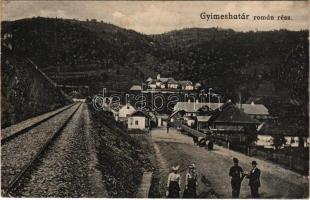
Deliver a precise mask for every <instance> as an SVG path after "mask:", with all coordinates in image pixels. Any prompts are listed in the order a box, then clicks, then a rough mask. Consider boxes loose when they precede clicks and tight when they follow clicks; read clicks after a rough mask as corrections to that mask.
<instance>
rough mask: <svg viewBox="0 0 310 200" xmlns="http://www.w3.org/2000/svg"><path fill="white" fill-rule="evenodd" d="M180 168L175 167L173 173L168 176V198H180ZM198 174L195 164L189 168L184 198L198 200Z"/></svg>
mask: <svg viewBox="0 0 310 200" xmlns="http://www.w3.org/2000/svg"><path fill="white" fill-rule="evenodd" d="M178 170H179V166H173V167H172V172H171V173H170V174H169V176H168V183H167V193H166V196H167V198H180V197H181V196H180V191H181V187H180V186H181V175H180V174H179V173H178ZM196 186H197V173H196V166H195V164H191V165H189V166H188V171H187V173H186V175H185V189H184V192H183V198H190V199H193V198H196Z"/></svg>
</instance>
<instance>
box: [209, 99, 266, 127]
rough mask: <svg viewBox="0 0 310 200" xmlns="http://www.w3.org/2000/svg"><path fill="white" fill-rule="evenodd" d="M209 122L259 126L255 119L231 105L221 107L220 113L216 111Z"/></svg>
mask: <svg viewBox="0 0 310 200" xmlns="http://www.w3.org/2000/svg"><path fill="white" fill-rule="evenodd" d="M211 121H214V122H222V123H241V124H260V122H259V121H257V120H256V119H253V118H251V117H250V116H249V115H248V114H246V113H244V112H243V111H242V110H240V109H239V108H237V106H235V105H234V104H233V103H227V104H225V105H224V106H222V109H221V111H220V110H216V112H215V113H214V114H213V115H212V118H211Z"/></svg>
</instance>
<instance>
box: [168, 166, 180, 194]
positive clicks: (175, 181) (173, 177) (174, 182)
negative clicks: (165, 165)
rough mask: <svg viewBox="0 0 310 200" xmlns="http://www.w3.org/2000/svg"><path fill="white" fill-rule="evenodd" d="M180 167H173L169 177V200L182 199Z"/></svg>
mask: <svg viewBox="0 0 310 200" xmlns="http://www.w3.org/2000/svg"><path fill="white" fill-rule="evenodd" d="M178 170H179V166H173V167H172V172H171V173H170V174H169V176H168V183H167V187H168V195H167V197H168V198H180V185H181V176H180V174H179V173H178Z"/></svg>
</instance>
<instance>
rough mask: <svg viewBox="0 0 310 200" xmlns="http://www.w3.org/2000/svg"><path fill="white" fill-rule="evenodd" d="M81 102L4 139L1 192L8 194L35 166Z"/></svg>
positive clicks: (3, 194)
mask: <svg viewBox="0 0 310 200" xmlns="http://www.w3.org/2000/svg"><path fill="white" fill-rule="evenodd" d="M81 105H82V104H81V103H78V104H74V105H72V106H70V107H68V108H67V109H64V110H62V111H59V112H56V113H55V114H53V115H52V116H50V117H48V118H47V119H44V120H42V121H39V122H38V124H35V125H33V126H31V127H28V128H26V129H23V130H21V131H20V132H17V133H15V134H14V135H12V136H10V137H9V138H6V139H4V141H3V144H2V147H1V151H2V156H1V193H2V196H12V194H11V192H12V191H14V189H15V188H17V187H18V186H19V185H20V184H21V183H22V180H23V177H24V176H25V175H26V174H27V172H29V171H30V170H31V169H32V167H34V166H36V162H37V161H38V160H39V158H40V157H41V156H42V154H44V152H45V151H46V149H47V148H48V147H49V146H50V145H51V144H52V142H53V141H54V140H55V139H56V138H57V136H58V135H59V134H60V133H61V132H62V130H63V129H64V128H65V127H66V125H67V124H68V122H69V121H70V119H71V118H72V117H73V116H74V114H75V113H76V112H77V110H78V109H79V107H80V106H81ZM1 143H2V140H1Z"/></svg>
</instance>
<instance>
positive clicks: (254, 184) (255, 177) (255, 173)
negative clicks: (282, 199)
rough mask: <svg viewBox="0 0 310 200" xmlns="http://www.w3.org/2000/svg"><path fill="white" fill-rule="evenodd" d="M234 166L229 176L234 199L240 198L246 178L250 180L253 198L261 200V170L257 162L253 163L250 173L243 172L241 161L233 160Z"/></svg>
mask: <svg viewBox="0 0 310 200" xmlns="http://www.w3.org/2000/svg"><path fill="white" fill-rule="evenodd" d="M233 162H234V166H232V167H231V168H230V170H229V176H231V189H232V197H233V198H239V194H240V188H241V183H242V181H243V179H244V177H246V178H248V179H249V186H250V189H251V196H252V198H259V192H258V190H259V187H260V170H259V169H258V168H257V162H256V161H255V160H253V161H252V169H251V171H249V172H246V171H243V169H242V168H241V167H240V166H239V160H238V159H237V158H233Z"/></svg>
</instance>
